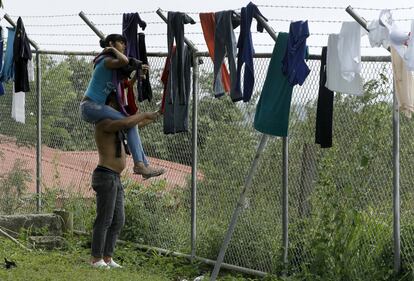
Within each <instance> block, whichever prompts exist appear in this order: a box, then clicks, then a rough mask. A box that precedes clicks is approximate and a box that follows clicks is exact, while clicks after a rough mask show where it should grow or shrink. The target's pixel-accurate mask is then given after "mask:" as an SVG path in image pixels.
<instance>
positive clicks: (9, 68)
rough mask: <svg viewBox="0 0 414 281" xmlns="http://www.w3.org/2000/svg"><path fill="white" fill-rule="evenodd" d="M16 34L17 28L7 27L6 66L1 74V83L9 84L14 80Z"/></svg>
mask: <svg viewBox="0 0 414 281" xmlns="http://www.w3.org/2000/svg"><path fill="white" fill-rule="evenodd" d="M15 34H16V29H15V28H10V27H7V44H6V52H5V55H4V65H3V68H2V70H1V74H0V81H1V82H8V81H10V80H14V60H13V44H14V36H15Z"/></svg>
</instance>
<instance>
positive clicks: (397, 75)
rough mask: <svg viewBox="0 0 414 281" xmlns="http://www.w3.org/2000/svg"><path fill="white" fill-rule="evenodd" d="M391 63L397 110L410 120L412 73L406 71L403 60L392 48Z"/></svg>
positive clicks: (413, 95)
mask: <svg viewBox="0 0 414 281" xmlns="http://www.w3.org/2000/svg"><path fill="white" fill-rule="evenodd" d="M391 61H392V71H393V74H394V84H395V94H396V97H397V100H398V105H399V108H400V110H401V111H402V112H403V113H404V114H405V116H407V117H408V118H411V114H412V113H413V112H414V77H413V73H412V72H411V71H408V69H407V67H406V65H405V62H404V60H403V59H402V58H401V56H400V55H399V54H398V52H397V51H396V50H395V49H394V48H393V47H391Z"/></svg>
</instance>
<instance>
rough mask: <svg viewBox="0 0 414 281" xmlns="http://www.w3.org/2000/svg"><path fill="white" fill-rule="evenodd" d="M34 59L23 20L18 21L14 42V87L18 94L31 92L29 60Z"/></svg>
mask: <svg viewBox="0 0 414 281" xmlns="http://www.w3.org/2000/svg"><path fill="white" fill-rule="evenodd" d="M30 59H32V51H31V49H30V44H29V39H28V38H27V35H26V31H25V28H24V25H23V21H22V18H21V17H19V18H18V19H17V24H16V34H15V36H14V42H13V60H14V75H15V76H14V86H15V88H16V92H30V86H29V74H28V72H27V63H28V60H30Z"/></svg>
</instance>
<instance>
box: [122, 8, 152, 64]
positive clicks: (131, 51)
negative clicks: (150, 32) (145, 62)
mask: <svg viewBox="0 0 414 281" xmlns="http://www.w3.org/2000/svg"><path fill="white" fill-rule="evenodd" d="M138 25H139V26H140V27H141V28H142V30H145V28H146V27H147V24H146V22H145V21H143V20H142V19H141V17H140V16H139V14H138V13H125V14H123V15H122V35H123V36H125V38H126V39H127V44H126V55H127V57H133V58H136V59H139V51H138V37H137V33H138Z"/></svg>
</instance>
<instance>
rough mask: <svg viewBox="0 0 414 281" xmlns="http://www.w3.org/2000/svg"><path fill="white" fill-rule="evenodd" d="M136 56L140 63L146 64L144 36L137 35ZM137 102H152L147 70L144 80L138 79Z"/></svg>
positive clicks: (142, 34) (141, 34)
mask: <svg viewBox="0 0 414 281" xmlns="http://www.w3.org/2000/svg"><path fill="white" fill-rule="evenodd" d="M138 54H139V60H141V61H142V63H143V64H148V57H147V47H146V45H145V34H144V33H138ZM138 81H139V83H138V101H139V102H142V101H144V100H148V101H151V100H152V89H151V83H150V73H149V70H148V71H147V74H146V76H145V79H142V78H141V77H139V79H138Z"/></svg>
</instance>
